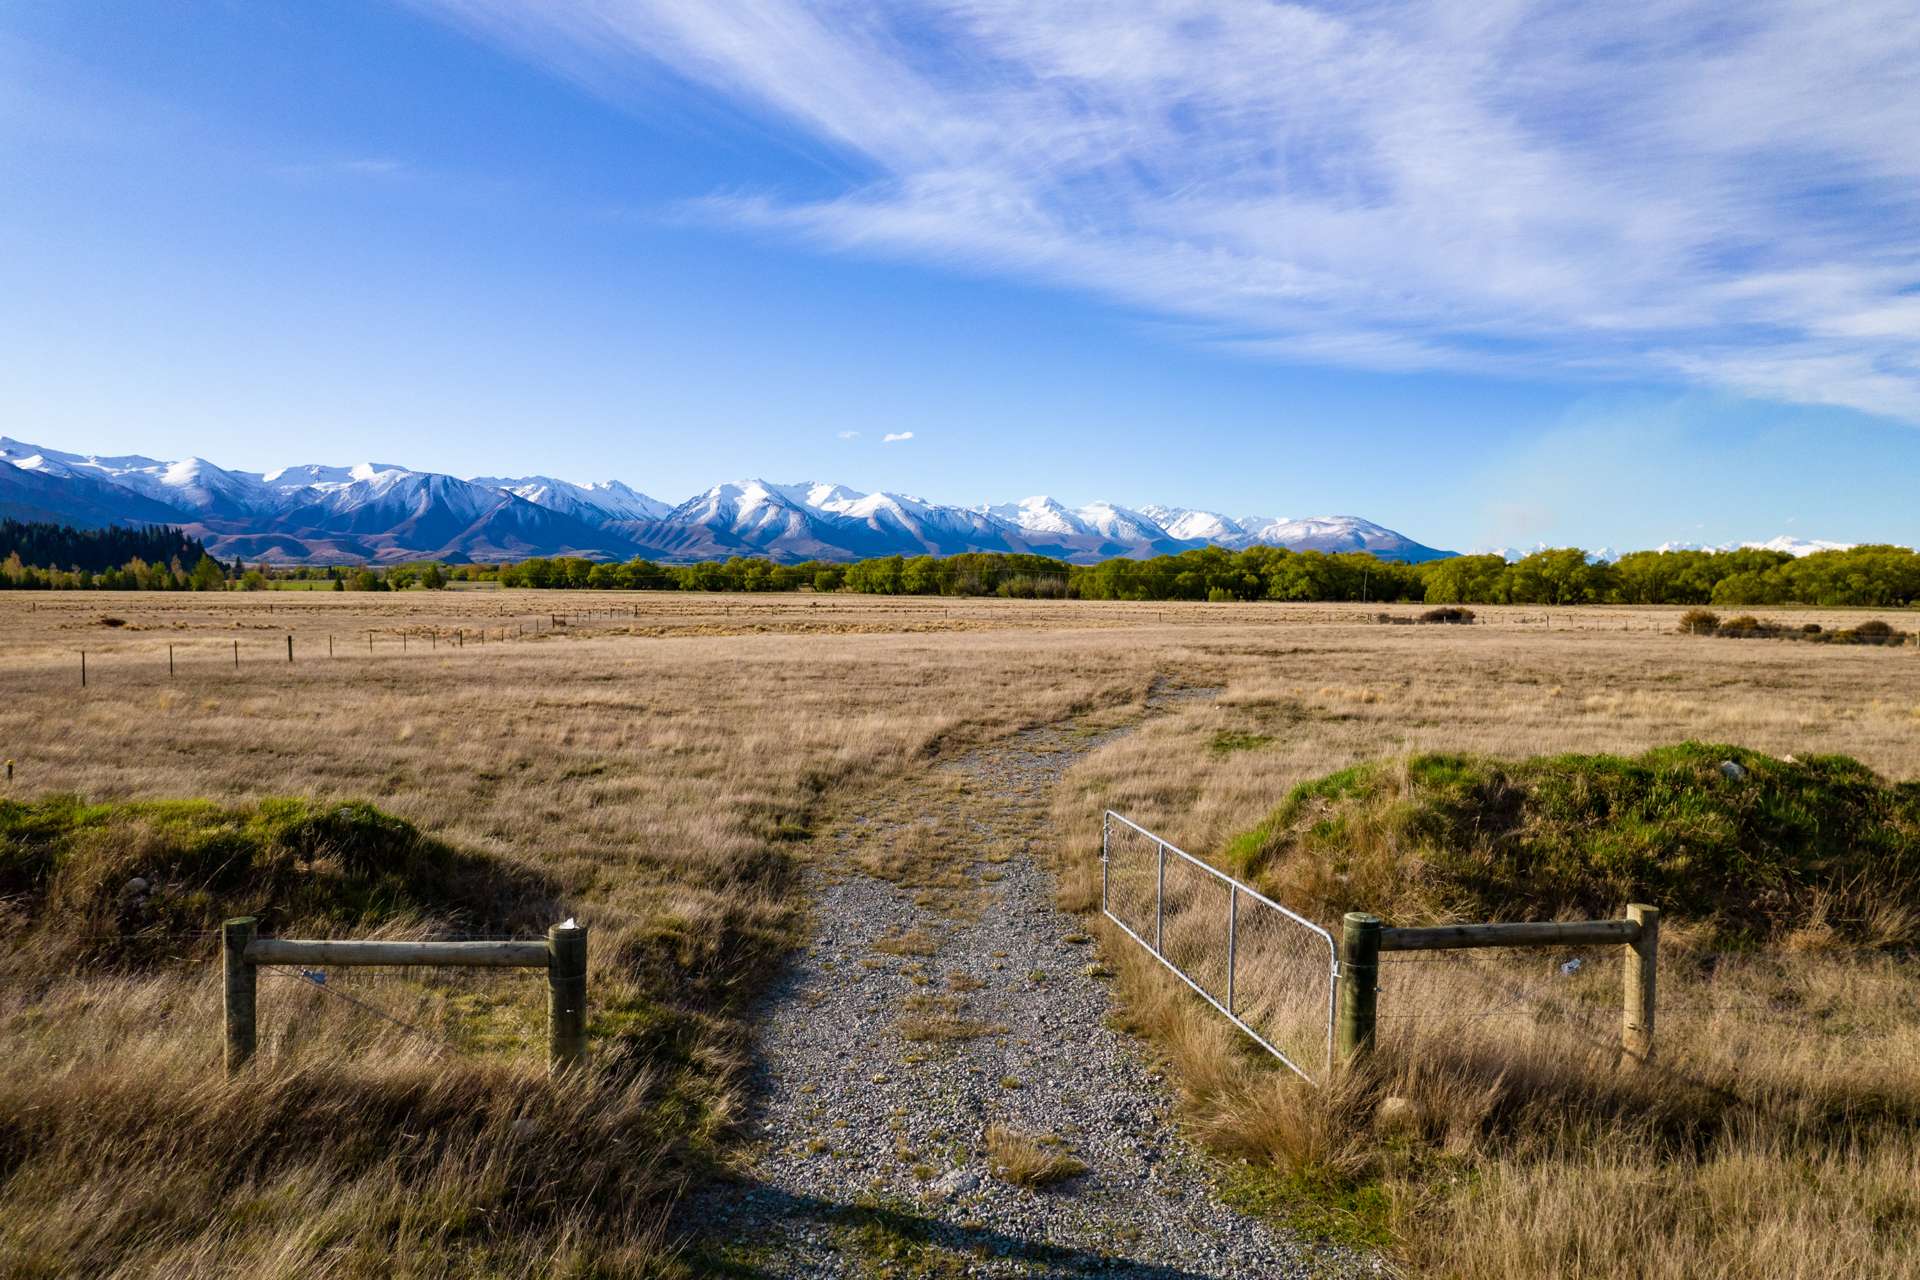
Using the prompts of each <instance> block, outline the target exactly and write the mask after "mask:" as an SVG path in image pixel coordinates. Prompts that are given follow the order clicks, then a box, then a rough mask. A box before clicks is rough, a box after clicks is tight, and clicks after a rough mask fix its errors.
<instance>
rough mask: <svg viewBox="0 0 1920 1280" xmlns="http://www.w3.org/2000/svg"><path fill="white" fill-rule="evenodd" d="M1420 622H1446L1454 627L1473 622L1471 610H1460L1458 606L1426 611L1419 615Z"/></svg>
mask: <svg viewBox="0 0 1920 1280" xmlns="http://www.w3.org/2000/svg"><path fill="white" fill-rule="evenodd" d="M1420 621H1422V622H1446V623H1453V624H1455V625H1458V624H1462V623H1468V622H1472V621H1473V610H1471V609H1462V608H1460V607H1459V606H1458V605H1447V606H1445V607H1444V608H1439V609H1429V610H1427V611H1426V612H1425V613H1423V614H1421V615H1420Z"/></svg>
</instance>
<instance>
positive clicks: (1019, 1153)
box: [986, 1124, 1087, 1189]
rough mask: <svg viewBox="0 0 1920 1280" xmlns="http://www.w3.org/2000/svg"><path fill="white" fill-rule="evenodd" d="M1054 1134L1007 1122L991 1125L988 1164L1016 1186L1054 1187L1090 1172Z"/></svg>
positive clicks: (1003, 1178)
mask: <svg viewBox="0 0 1920 1280" xmlns="http://www.w3.org/2000/svg"><path fill="white" fill-rule="evenodd" d="M1062 1145H1063V1144H1062V1143H1061V1141H1060V1139H1059V1138H1057V1137H1055V1136H1054V1135H1052V1134H1043V1135H1040V1136H1037V1137H1036V1136H1035V1135H1033V1134H1028V1133H1023V1132H1021V1131H1020V1130H1018V1129H1014V1128H1010V1127H1009V1126H1007V1125H1003V1124H990V1125H988V1126H987V1134H986V1146H987V1167H988V1168H989V1169H991V1170H992V1171H993V1176H994V1177H996V1178H998V1179H1000V1180H1001V1181H1002V1182H1007V1183H1011V1184H1012V1185H1014V1186H1016V1187H1029V1188H1035V1189H1037V1188H1040V1187H1050V1186H1052V1185H1054V1184H1055V1183H1057V1182H1065V1181H1066V1180H1067V1179H1068V1178H1072V1177H1076V1176H1078V1175H1079V1174H1082V1173H1085V1172H1086V1171H1087V1166H1086V1163H1085V1162H1084V1161H1082V1160H1079V1159H1077V1158H1075V1157H1074V1156H1073V1155H1071V1154H1069V1153H1068V1152H1066V1151H1064V1150H1062Z"/></svg>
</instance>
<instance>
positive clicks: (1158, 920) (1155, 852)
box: [1100, 809, 1338, 1084]
mask: <svg viewBox="0 0 1920 1280" xmlns="http://www.w3.org/2000/svg"><path fill="white" fill-rule="evenodd" d="M1100 864H1101V866H1100V909H1101V911H1102V913H1104V914H1105V915H1106V917H1107V918H1108V919H1109V920H1111V921H1113V922H1114V923H1115V924H1117V925H1119V926H1120V927H1121V928H1122V929H1124V930H1125V931H1126V933H1127V935H1128V936H1129V937H1131V938H1132V939H1133V940H1134V941H1135V942H1137V943H1139V944H1140V945H1141V946H1143V947H1145V948H1146V949H1147V950H1148V951H1149V952H1151V953H1152V954H1153V956H1154V957H1155V958H1156V959H1158V960H1159V961H1160V963H1162V964H1164V965H1166V966H1167V968H1168V969H1170V970H1172V971H1173V973H1174V975H1175V976H1176V977H1178V978H1179V979H1180V980H1181V981H1182V982H1185V983H1186V984H1187V985H1188V986H1189V987H1192V988H1193V989H1194V990H1195V991H1196V992H1198V993H1199V994H1200V996H1201V997H1202V998H1203V999H1205V1000H1206V1001H1207V1003H1209V1004H1211V1005H1212V1006H1213V1007H1214V1008H1216V1009H1218V1010H1219V1011H1220V1012H1221V1013H1224V1014H1225V1015H1226V1016H1227V1018H1228V1019H1229V1020H1230V1021H1232V1023H1233V1024H1234V1025H1235V1026H1237V1027H1239V1028H1240V1029H1241V1030H1242V1031H1244V1032H1246V1033H1247V1034H1248V1035H1249V1036H1251V1037H1253V1039H1254V1040H1255V1041H1256V1042H1257V1043H1258V1044H1259V1045H1260V1047H1261V1048H1263V1049H1265V1050H1266V1051H1267V1052H1268V1053H1271V1054H1272V1055H1273V1056H1274V1057H1276V1058H1278V1059H1280V1061H1281V1062H1283V1063H1285V1064H1286V1065H1287V1066H1288V1067H1290V1068H1291V1069H1292V1070H1293V1071H1294V1072H1295V1073H1297V1074H1298V1075H1299V1076H1301V1077H1302V1078H1303V1079H1305V1080H1307V1081H1309V1082H1311V1083H1316V1084H1317V1083H1319V1082H1320V1081H1322V1080H1324V1079H1325V1078H1326V1072H1327V1071H1329V1070H1331V1068H1332V1065H1333V994H1334V975H1335V970H1336V969H1337V967H1338V964H1337V960H1336V949H1335V947H1334V942H1333V935H1331V934H1329V933H1328V932H1327V931H1326V930H1325V929H1322V928H1321V927H1320V926H1319V925H1317V924H1315V923H1313V922H1312V921H1311V920H1308V919H1307V918H1306V917H1304V916H1302V915H1299V914H1298V913H1296V912H1293V911H1289V910H1287V909H1286V908H1285V907H1283V906H1281V905H1280V904H1279V903H1277V902H1275V901H1273V900H1272V899H1271V898H1268V897H1265V896H1264V895H1262V894H1260V893H1259V892H1257V891H1255V890H1254V889H1252V888H1249V887H1248V886H1247V885H1244V884H1242V883H1241V882H1240V881H1238V880H1235V879H1234V878H1233V877H1232V876H1230V875H1227V874H1226V873H1225V872H1223V871H1219V870H1217V869H1215V868H1213V867H1211V866H1208V865H1207V864H1206V863H1204V862H1202V861H1201V860H1200V859H1198V858H1196V857H1194V856H1193V855H1192V854H1190V853H1187V852H1185V851H1184V850H1182V849H1180V848H1177V847H1176V846H1174V845H1171V844H1169V843H1167V842H1166V841H1165V840H1162V839H1161V838H1160V837H1159V836H1156V835H1154V834H1153V833H1152V832H1151V831H1148V830H1147V829H1146V828H1145V827H1142V826H1140V825H1139V824H1137V823H1134V822H1132V821H1130V820H1128V819H1127V818H1124V817H1122V816H1121V815H1120V814H1117V813H1115V812H1113V811H1112V810H1111V809H1109V810H1107V811H1106V813H1105V815H1104V816H1103V817H1102V819H1101V825H1100ZM1316 1071H1318V1072H1319V1073H1320V1074H1319V1075H1317V1076H1316V1075H1315V1074H1314V1073H1315V1072H1316Z"/></svg>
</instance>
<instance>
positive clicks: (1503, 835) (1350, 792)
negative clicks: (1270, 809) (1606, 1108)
mask: <svg viewBox="0 0 1920 1280" xmlns="http://www.w3.org/2000/svg"><path fill="white" fill-rule="evenodd" d="M1728 762H1732V763H1734V764H1737V765H1738V766H1739V768H1738V769H1735V770H1727V769H1723V768H1722V766H1723V765H1724V764H1726V763H1728ZM1730 775H1731V776H1730ZM1227 858H1228V860H1229V861H1230V862H1231V863H1232V864H1233V865H1235V866H1236V867H1238V868H1240V869H1241V870H1243V871H1246V872H1249V873H1251V874H1253V875H1254V876H1255V877H1257V879H1258V880H1259V881H1260V882H1261V883H1262V884H1263V885H1265V886H1267V887H1268V888H1270V889H1272V890H1274V891H1275V892H1276V893H1277V894H1278V896H1279V897H1280V898H1281V900H1283V901H1288V902H1295V903H1301V904H1306V905H1310V906H1312V907H1313V908H1315V909H1317V910H1320V911H1323V912H1326V913H1328V914H1333V913H1337V912H1341V911H1347V910H1374V911H1380V912H1383V913H1384V914H1387V915H1388V916H1390V917H1392V918H1399V919H1407V920H1435V919H1438V920H1447V919H1470V920H1473V919H1478V920H1525V919H1554V918H1556V917H1561V916H1583V917H1591V916H1606V915H1611V914H1613V913H1614V912H1615V911H1617V910H1618V909H1619V907H1620V905H1621V904H1622V903H1625V902H1628V901H1636V900H1637V901H1646V902H1655V903H1659V904H1660V905H1661V907H1662V908H1663V909H1664V910H1665V911H1666V912H1667V913H1668V915H1669V916H1670V917H1677V918H1679V919H1683V920H1687V921H1690V922H1694V923H1696V924H1700V925H1704V926H1706V927H1708V928H1710V929H1711V930H1712V931H1713V932H1716V933H1719V934H1721V935H1724V936H1726V937H1727V938H1729V939H1734V938H1750V939H1763V938H1772V937H1781V936H1785V935H1786V934H1788V933H1790V932H1791V931H1793V930H1795V929H1799V928H1802V927H1804V926H1807V925H1809V924H1811V923H1813V921H1812V916H1813V914H1814V913H1815V910H1816V904H1818V909H1819V911H1820V912H1821V913H1822V914H1823V920H1822V924H1823V926H1824V927H1826V928H1828V929H1831V930H1834V931H1836V932H1837V933H1838V935H1839V936H1841V937H1844V938H1847V939H1849V940H1852V941H1864V942H1871V943H1878V944H1882V945H1891V944H1906V943H1911V942H1912V941H1913V940H1914V938H1913V936H1912V932H1913V931H1912V930H1911V929H1910V928H1908V927H1905V926H1900V927H1898V928H1896V932H1895V935H1894V936H1887V935H1886V934H1885V932H1884V930H1885V927H1886V922H1887V921H1889V920H1903V919H1904V920H1910V919H1913V918H1914V914H1913V913H1914V912H1915V911H1916V909H1920V783H1912V782H1905V783H1897V784H1888V783H1885V782H1882V781H1881V780H1880V779H1879V778H1878V777H1876V776H1875V775H1874V773H1873V772H1872V771H1871V770H1869V769H1868V768H1867V767H1866V766H1864V765H1862V764H1860V763H1858V762H1857V761H1854V760H1852V759H1849V758H1847V757H1845V756H1818V757H1813V758H1810V759H1807V760H1800V761H1788V760H1781V759H1775V758H1774V757H1771V756H1766V755H1762V754H1760V753H1759V752H1755V751H1746V750H1743V749H1740V748H1737V747H1728V746H1714V745H1706V744H1701V743H1683V744H1681V745H1679V746H1673V747H1663V748H1659V749H1657V750H1654V751H1649V752H1647V753H1645V754H1644V755H1640V756H1634V757H1622V756H1608V755H1592V756H1585V755H1566V756H1547V757H1542V758H1538V759H1534V760H1526V761H1518V762H1506V761H1498V760H1491V759H1487V758H1483V757H1476V756H1451V755H1425V756H1415V757H1412V758H1410V759H1406V760H1398V761H1387V762H1381V763H1372V764H1363V765H1358V766H1355V767H1353V768H1350V769H1345V770H1342V771H1340V772H1338V773H1335V774H1331V775H1329V776H1327V777H1325V778H1322V779H1319V780H1318V781H1315V782H1309V783H1305V784H1303V785H1301V786H1299V787H1296V788H1295V789H1294V790H1293V792H1292V793H1291V794H1289V795H1288V797H1287V799H1286V800H1285V801H1284V802H1283V803H1282V804H1281V806H1280V807H1279V808H1278V809H1277V810H1275V811H1274V813H1273V814H1272V815H1270V816H1269V817H1268V819H1267V820H1266V821H1265V822H1263V823H1261V824H1260V825H1259V826H1257V827H1256V828H1254V829H1253V830H1251V831H1249V832H1246V833H1245V834H1243V835H1241V836H1240V837H1238V838H1237V839H1235V840H1233V841H1232V842H1230V844H1229V845H1228V848H1227Z"/></svg>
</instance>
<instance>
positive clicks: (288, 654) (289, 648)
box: [287, 636, 293, 662]
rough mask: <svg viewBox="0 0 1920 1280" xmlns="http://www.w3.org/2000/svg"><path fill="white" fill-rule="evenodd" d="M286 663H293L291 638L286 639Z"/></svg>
mask: <svg viewBox="0 0 1920 1280" xmlns="http://www.w3.org/2000/svg"><path fill="white" fill-rule="evenodd" d="M287 661H288V662H292V661H293V637H292V636H288V637H287Z"/></svg>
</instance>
